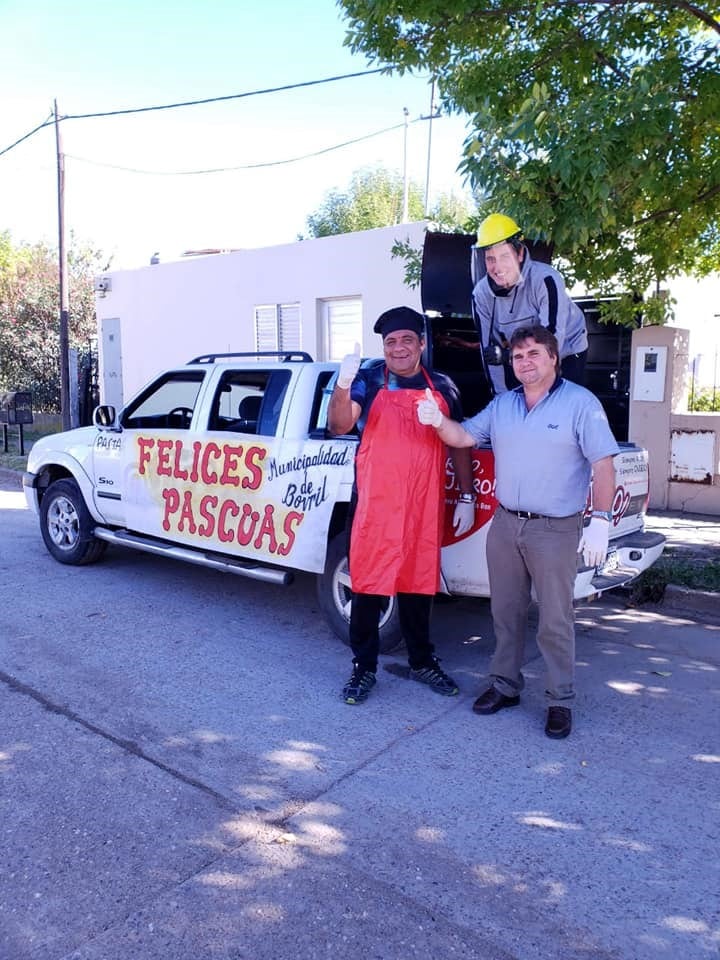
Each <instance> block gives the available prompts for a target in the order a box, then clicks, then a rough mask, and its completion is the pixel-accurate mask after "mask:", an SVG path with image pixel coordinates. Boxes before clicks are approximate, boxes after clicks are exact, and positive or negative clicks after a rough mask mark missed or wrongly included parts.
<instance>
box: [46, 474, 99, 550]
mask: <svg viewBox="0 0 720 960" xmlns="http://www.w3.org/2000/svg"><path fill="white" fill-rule="evenodd" d="M94 526H95V522H94V520H93V518H92V517H91V516H90V512H89V510H88V508H87V507H86V506H85V501H84V500H83V496H82V493H80V488H79V487H78V485H77V483H75V481H74V480H56V481H55V483H51V484H50V486H49V487H48V488H47V490H46V491H45V493H44V495H43V498H42V500H41V501H40V532H41V533H42V538H43V540H44V541H45V546H46V547H47V548H48V550H49V551H50V553H51V554H52V555H53V557H55V559H56V560H59V561H60V563H69V564H72V565H74V566H81V565H82V564H86V563H94V562H95V561H96V560H99V559H100V557H101V556H102V555H103V553H104V552H105V548H106V547H107V544H106V543H105V541H104V540H97V539H96V538H95V537H94V536H93V528H94Z"/></svg>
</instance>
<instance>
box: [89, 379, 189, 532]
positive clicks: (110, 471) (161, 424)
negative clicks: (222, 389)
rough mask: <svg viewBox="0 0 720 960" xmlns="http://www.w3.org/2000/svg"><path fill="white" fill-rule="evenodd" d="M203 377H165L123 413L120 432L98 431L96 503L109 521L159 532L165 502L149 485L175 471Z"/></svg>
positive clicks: (95, 465) (150, 387) (138, 529)
mask: <svg viewBox="0 0 720 960" xmlns="http://www.w3.org/2000/svg"><path fill="white" fill-rule="evenodd" d="M204 378H205V371H203V370H179V371H171V372H169V373H166V374H163V376H161V377H159V378H158V379H157V380H155V381H154V382H153V383H152V384H151V385H150V386H149V387H147V388H146V389H145V390H143V392H142V393H141V394H140V395H139V396H138V397H136V398H135V399H134V400H133V401H132V402H131V403H130V404H129V406H128V407H126V409H125V410H124V411H122V413H121V414H120V417H119V427H120V429H119V430H118V431H111V430H101V431H99V432H98V436H97V438H96V440H95V445H94V448H93V473H94V478H95V485H94V486H95V500H96V505H97V508H98V510H99V511H100V513H102V515H103V516H104V517H105V519H106V521H107V522H108V523H110V524H116V525H118V526H123V527H127V528H128V529H131V530H136V531H138V532H141V533H142V532H150V531H156V530H157V528H158V526H159V524H158V516H159V513H160V511H161V508H162V504H161V503H160V502H158V498H157V496H156V495H154V494H153V484H152V483H151V482H149V481H150V480H151V478H152V477H153V476H155V477H162V476H168V475H172V473H173V471H175V470H176V469H177V467H176V463H175V455H176V453H177V451H178V449H179V448H182V437H183V436H187V434H188V431H189V429H190V426H191V424H192V422H193V418H194V416H195V408H196V405H197V399H198V395H199V393H200V388H201V386H202V384H203V380H204ZM178 445H179V446H178Z"/></svg>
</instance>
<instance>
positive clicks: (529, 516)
mask: <svg viewBox="0 0 720 960" xmlns="http://www.w3.org/2000/svg"><path fill="white" fill-rule="evenodd" d="M498 506H500V507H501V508H502V509H503V510H504V511H505V513H509V514H510V515H511V516H513V517H519V518H520V519H521V520H567V519H568V517H549V516H548V515H547V514H546V513H530V511H529V510H508V508H507V507H503V505H502V504H501V503H500V504H498ZM569 516H571V517H576V516H578V514H577V513H571V514H570V515H569Z"/></svg>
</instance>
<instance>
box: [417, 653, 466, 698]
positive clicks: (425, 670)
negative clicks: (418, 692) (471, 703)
mask: <svg viewBox="0 0 720 960" xmlns="http://www.w3.org/2000/svg"><path fill="white" fill-rule="evenodd" d="M410 679H411V680H417V681H418V683H426V684H427V685H428V686H429V687H430V689H431V690H434V691H435V692H436V693H441V694H442V695H443V696H444V697H455V696H457V694H458V693H459V692H460V689H459V687H458V685H457V684H456V683H455V681H454V680H453V679H452V677H449V676H448V675H447V674H446V673H444V672H443V671H442V670H441V669H440V664H439V663H438V661H437V660H433V661H432V663H431V664H430V665H429V666H427V667H420V668H419V669H418V670H413V669H412V667H411V668H410Z"/></svg>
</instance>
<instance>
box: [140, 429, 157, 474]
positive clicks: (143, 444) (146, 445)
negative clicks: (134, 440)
mask: <svg viewBox="0 0 720 960" xmlns="http://www.w3.org/2000/svg"><path fill="white" fill-rule="evenodd" d="M138 446H139V447H140V455H139V456H138V473H139V474H140V476H141V477H142V476H144V475H145V465H146V464H147V463H150V451H151V450H152V448H153V447H154V446H155V441H154V440H153V439H152V438H151V437H138Z"/></svg>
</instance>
